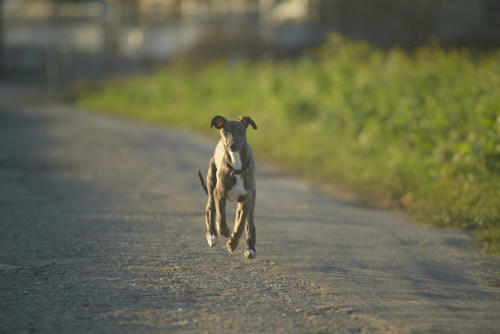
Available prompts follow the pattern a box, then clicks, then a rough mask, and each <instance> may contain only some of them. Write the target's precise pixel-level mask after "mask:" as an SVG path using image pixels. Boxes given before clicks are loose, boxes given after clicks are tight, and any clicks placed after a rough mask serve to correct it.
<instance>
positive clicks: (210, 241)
mask: <svg viewBox="0 0 500 334" xmlns="http://www.w3.org/2000/svg"><path fill="white" fill-rule="evenodd" d="M206 237H207V243H208V246H210V247H213V246H215V245H217V236H216V235H214V234H210V233H207V234H206Z"/></svg>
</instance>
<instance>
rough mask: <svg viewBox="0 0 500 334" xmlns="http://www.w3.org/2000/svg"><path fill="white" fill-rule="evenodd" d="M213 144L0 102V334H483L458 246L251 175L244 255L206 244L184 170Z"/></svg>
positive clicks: (302, 186)
mask: <svg viewBox="0 0 500 334" xmlns="http://www.w3.org/2000/svg"><path fill="white" fill-rule="evenodd" d="M207 117H208V116H207ZM207 119H208V118H207ZM261 131H265V129H261ZM213 145H214V143H213V142H210V141H209V140H207V139H206V138H203V137H200V136H197V135H193V134H189V133H186V132H180V131H176V130H172V129H165V128H160V127H156V126H151V125H145V124H137V123H133V122H128V121H117V120H112V119H110V118H106V117H103V116H100V115H94V114H90V113H83V112H79V111H76V110H74V108H73V107H71V106H62V105H61V106H54V105H53V106H43V107H36V106H32V107H19V106H15V104H13V103H10V104H9V105H7V106H5V105H4V106H3V107H2V108H1V110H0V184H1V187H0V219H1V231H2V233H0V333H27V332H44V333H141V332H144V333H155V332H157V333H167V332H168V333H172V332H182V333H184V332H194V333H326V332H331V333H357V332H370V333H371V332H383V333H386V332H391V331H392V332H397V333H401V332H423V333H424V332H425V333H428V332H439V333H443V332H449V333H459V332H463V333H480V332H484V333H493V332H498V330H499V328H500V288H499V285H500V260H499V259H498V258H495V257H492V256H486V255H482V254H480V253H479V252H478V250H477V248H476V247H475V246H474V244H473V241H472V238H471V236H469V235H468V234H466V233H463V232H459V231H449V230H440V229H436V228H431V227H422V226H418V225H415V224H410V223H408V222H407V221H406V218H405V217H404V216H403V215H401V214H397V213H393V212H388V211H381V210H369V209H363V208H360V207H358V206H356V205H354V204H352V203H349V202H345V201H342V200H338V199H335V198H333V197H330V196H328V195H326V194H322V193H321V192H320V191H317V190H315V189H314V187H313V186H311V185H308V184H307V183H305V182H303V181H301V180H298V179H293V178H290V177H286V176H284V175H282V174H281V173H279V171H277V170H275V169H271V168H266V167H264V166H262V165H261V164H258V166H257V167H258V170H259V175H258V180H257V182H258V183H257V186H258V188H257V191H258V195H257V208H256V227H257V252H258V254H257V258H256V259H255V260H246V259H244V258H243V254H242V252H243V251H244V247H241V245H242V244H243V243H242V244H240V247H239V248H238V249H237V251H236V252H235V254H229V253H228V252H227V251H226V250H225V249H223V247H222V246H221V244H223V242H219V245H217V246H216V247H215V248H212V249H210V248H208V246H207V245H206V242H205V237H204V233H205V232H204V218H203V209H204V206H205V201H206V198H205V196H204V194H203V192H202V190H201V188H200V185H199V181H198V179H197V177H196V172H197V170H198V169H199V168H202V170H206V168H207V163H208V159H209V156H210V154H211V151H212V149H213ZM233 209H234V206H230V210H229V211H231V212H233V211H234V210H233ZM230 221H232V216H231V218H230ZM220 241H222V240H220Z"/></svg>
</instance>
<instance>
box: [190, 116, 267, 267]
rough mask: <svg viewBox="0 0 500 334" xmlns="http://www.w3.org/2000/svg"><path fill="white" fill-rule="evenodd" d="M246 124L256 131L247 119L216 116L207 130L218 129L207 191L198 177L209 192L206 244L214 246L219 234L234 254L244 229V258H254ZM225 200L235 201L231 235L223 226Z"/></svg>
mask: <svg viewBox="0 0 500 334" xmlns="http://www.w3.org/2000/svg"><path fill="white" fill-rule="evenodd" d="M248 125H251V126H252V128H254V129H257V125H255V122H254V121H253V120H252V119H251V118H250V117H247V116H240V117H239V118H238V120H237V121H228V120H226V119H225V118H224V117H222V116H215V117H214V118H213V119H212V124H211V126H210V127H215V128H216V129H218V130H219V132H220V135H221V139H220V140H219V142H218V143H217V146H216V148H215V151H214V155H213V157H212V158H211V159H210V166H209V168H208V175H207V185H208V189H207V187H206V186H205V184H204V182H203V177H202V176H201V173H200V172H198V175H199V177H200V180H201V183H202V186H203V188H204V189H205V191H206V192H207V193H208V202H207V207H206V224H207V233H206V237H207V242H208V245H209V246H210V247H213V246H215V244H216V243H217V233H218V234H220V235H222V236H223V237H225V238H228V237H229V240H228V242H227V249H228V250H229V251H230V252H233V251H234V250H235V249H236V246H238V241H239V239H240V237H241V234H242V232H243V227H246V228H245V231H246V237H247V249H246V251H245V256H246V257H247V258H254V257H255V255H256V254H257V252H256V251H255V226H254V221H253V211H254V207H255V164H254V161H253V153H252V149H251V148H250V145H248V143H247V141H246V131H247V127H248ZM226 199H229V200H230V201H233V202H238V208H237V209H236V220H235V223H234V229H233V232H232V233H231V232H230V230H229V228H228V227H227V224H226ZM214 218H216V219H214ZM214 220H215V221H214ZM245 222H246V224H245ZM230 233H231V234H230Z"/></svg>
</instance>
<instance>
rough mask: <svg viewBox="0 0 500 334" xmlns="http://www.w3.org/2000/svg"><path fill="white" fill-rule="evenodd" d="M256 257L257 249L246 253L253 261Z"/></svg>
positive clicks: (248, 250)
mask: <svg viewBox="0 0 500 334" xmlns="http://www.w3.org/2000/svg"><path fill="white" fill-rule="evenodd" d="M255 256H257V252H256V251H255V249H250V248H249V249H247V250H246V251H245V257H246V258H249V259H253V258H254V257H255Z"/></svg>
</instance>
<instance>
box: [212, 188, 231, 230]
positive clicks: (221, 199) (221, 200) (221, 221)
mask: <svg viewBox="0 0 500 334" xmlns="http://www.w3.org/2000/svg"><path fill="white" fill-rule="evenodd" d="M215 209H216V211H217V220H216V222H217V230H218V231H219V234H220V235H222V236H223V237H224V238H227V237H229V233H230V231H229V228H228V227H227V223H226V196H225V194H224V193H223V192H222V190H221V189H219V188H216V189H215Z"/></svg>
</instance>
